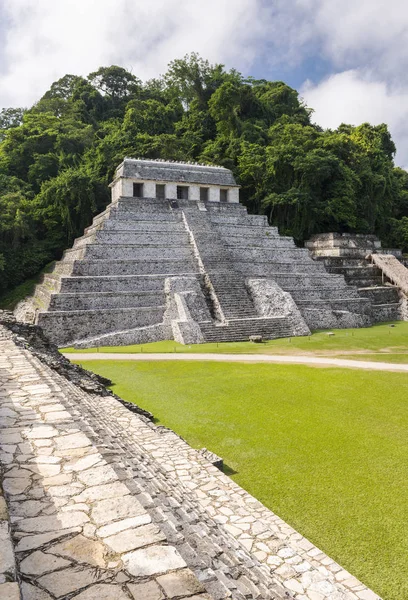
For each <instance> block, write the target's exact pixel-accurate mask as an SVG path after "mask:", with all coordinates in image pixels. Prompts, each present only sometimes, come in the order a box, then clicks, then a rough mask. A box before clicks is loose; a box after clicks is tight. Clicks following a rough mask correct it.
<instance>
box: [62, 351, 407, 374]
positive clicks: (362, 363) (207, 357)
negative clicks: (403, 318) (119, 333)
mask: <svg viewBox="0 0 408 600" xmlns="http://www.w3.org/2000/svg"><path fill="white" fill-rule="evenodd" d="M64 356H66V357H67V358H69V359H70V360H75V361H81V362H84V361H87V360H142V361H146V360H198V361H216V362H246V363H278V364H279V363H281V364H297V365H312V366H317V367H319V366H320V367H340V368H347V369H365V370H369V371H394V372H399V373H408V364H407V365H405V364H394V363H386V362H374V361H368V360H348V359H343V358H323V357H320V356H297V355H290V356H288V355H284V356H283V355H279V354H215V353H214V354H193V353H192V354H187V353H185V354H181V353H180V354H177V353H163V354H159V353H157V354H156V353H155V354H153V353H152V354H147V353H145V352H142V353H140V354H126V353H123V354H122V353H120V354H119V353H116V354H114V353H112V354H111V353H109V352H87V353H86V352H84V353H82V352H78V353H73V352H67V353H66V354H64Z"/></svg>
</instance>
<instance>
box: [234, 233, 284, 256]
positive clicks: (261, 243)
mask: <svg viewBox="0 0 408 600" xmlns="http://www.w3.org/2000/svg"><path fill="white" fill-rule="evenodd" d="M224 242H225V245H226V246H227V248H231V247H232V248H237V247H238V248H244V249H245V248H259V252H263V251H264V250H267V249H275V248H276V249H278V250H280V249H282V250H286V249H287V248H292V249H295V248H296V246H295V243H294V241H293V240H292V238H287V237H280V236H274V237H273V236H270V237H268V236H262V237H261V236H260V235H259V236H256V235H254V236H249V235H247V236H245V237H243V236H239V235H237V236H231V235H228V236H225V237H224Z"/></svg>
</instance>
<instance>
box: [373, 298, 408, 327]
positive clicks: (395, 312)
mask: <svg viewBox="0 0 408 600" xmlns="http://www.w3.org/2000/svg"><path fill="white" fill-rule="evenodd" d="M371 310H372V314H373V319H374V321H375V322H377V323H387V322H389V321H399V320H403V315H402V314H401V306H400V304H399V303H391V304H372V306H371Z"/></svg>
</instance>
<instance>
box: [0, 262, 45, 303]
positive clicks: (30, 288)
mask: <svg viewBox="0 0 408 600" xmlns="http://www.w3.org/2000/svg"><path fill="white" fill-rule="evenodd" d="M54 264H55V262H54V261H53V262H51V263H49V264H48V265H46V266H45V267H44V269H43V270H42V271H40V272H39V273H37V275H35V276H34V277H32V278H31V279H26V280H25V281H24V282H23V283H20V285H18V286H16V287H15V288H13V289H12V290H10V291H8V292H6V293H5V294H3V295H2V296H0V309H3V310H14V309H15V307H16V306H17V304H18V303H19V302H20V301H21V300H24V298H26V297H27V296H31V295H32V294H33V292H34V288H35V286H36V285H37V283H40V281H41V278H42V276H43V275H44V273H50V272H51V271H52V268H53V266H54Z"/></svg>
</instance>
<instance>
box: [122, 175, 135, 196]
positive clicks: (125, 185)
mask: <svg viewBox="0 0 408 600" xmlns="http://www.w3.org/2000/svg"><path fill="white" fill-rule="evenodd" d="M121 182H122V193H121V196H130V197H132V196H133V181H132V180H131V179H126V178H124V177H121Z"/></svg>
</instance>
